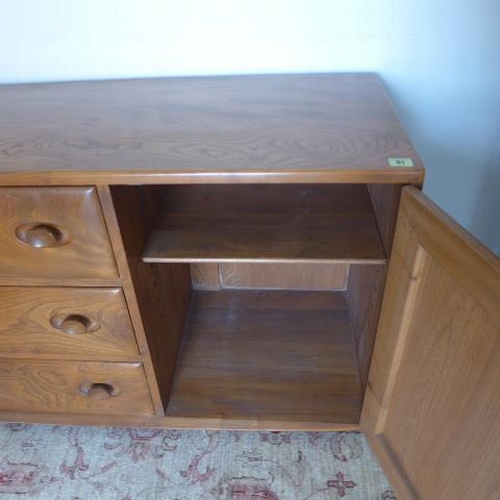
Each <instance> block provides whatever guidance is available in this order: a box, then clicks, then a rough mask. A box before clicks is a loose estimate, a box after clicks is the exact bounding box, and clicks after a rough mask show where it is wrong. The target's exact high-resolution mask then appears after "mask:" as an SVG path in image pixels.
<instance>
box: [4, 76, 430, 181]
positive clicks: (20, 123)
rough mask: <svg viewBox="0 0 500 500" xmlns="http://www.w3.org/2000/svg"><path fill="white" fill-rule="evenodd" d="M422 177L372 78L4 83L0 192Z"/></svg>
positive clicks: (378, 83)
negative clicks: (404, 162)
mask: <svg viewBox="0 0 500 500" xmlns="http://www.w3.org/2000/svg"><path fill="white" fill-rule="evenodd" d="M390 158H408V159H411V161H412V162H413V167H407V166H406V167H393V166H390V165H389V159H390ZM423 177H424V169H423V167H422V164H421V161H420V159H419V158H418V156H417V154H416V152H415V150H414V149H413V147H412V145H411V142H410V140H409V139H408V137H407V135H406V134H405V132H404V130H403V128H402V127H401V125H400V123H399V121H398V119H397V117H396V115H395V113H394V111H393V109H392V106H391V104H390V102H389V100H388V98H387V96H386V93H385V90H384V88H383V85H382V83H381V81H380V78H379V77H378V76H377V75H375V74H366V73H352V74H348V73H345V74H304V75H255V76H226V77H183V78H157V79H142V80H109V81H86V82H71V83H43V84H23V85H4V86H0V184H3V185H8V184H13V185H23V184H39V185H44V184H85V183H110V184H113V183H115V184H119V183H123V184H134V183H151V184H154V183H197V182H202V183H225V182H231V183H233V182H234V183H238V182H249V183H253V182H255V183H259V182H356V183H359V182H387V183H413V184H421V183H422V182H423Z"/></svg>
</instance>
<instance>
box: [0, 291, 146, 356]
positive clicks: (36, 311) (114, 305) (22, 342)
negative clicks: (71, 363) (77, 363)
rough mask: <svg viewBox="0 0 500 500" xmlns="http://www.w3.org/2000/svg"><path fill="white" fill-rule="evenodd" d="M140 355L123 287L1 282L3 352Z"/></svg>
mask: <svg viewBox="0 0 500 500" xmlns="http://www.w3.org/2000/svg"><path fill="white" fill-rule="evenodd" d="M138 355H139V352H138V348H137V344H136V341H135V337H134V333H133V329H132V325H131V323H130V318H129V315H128V310H127V306H126V304H125V298H124V296H123V292H122V290H121V289H120V288H60V287H40V288H36V287H0V357H2V356H5V357H13V356H14V357H39V356H45V357H65V358H66V359H68V358H69V357H71V359H105V360H112V359H117V360H118V359H122V360H125V359H129V360H137V358H138Z"/></svg>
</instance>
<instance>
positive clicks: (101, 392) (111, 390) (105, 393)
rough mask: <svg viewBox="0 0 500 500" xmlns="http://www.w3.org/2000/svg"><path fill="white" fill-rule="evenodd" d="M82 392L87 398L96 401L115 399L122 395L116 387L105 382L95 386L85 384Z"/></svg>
mask: <svg viewBox="0 0 500 500" xmlns="http://www.w3.org/2000/svg"><path fill="white" fill-rule="evenodd" d="M80 391H81V392H82V394H84V395H85V396H87V397H89V398H92V399H96V400H103V399H110V398H114V397H116V396H119V395H120V393H121V391H120V390H119V389H118V388H117V387H115V386H114V385H112V384H106V383H103V382H95V383H93V384H90V383H84V384H82V385H81V386H80Z"/></svg>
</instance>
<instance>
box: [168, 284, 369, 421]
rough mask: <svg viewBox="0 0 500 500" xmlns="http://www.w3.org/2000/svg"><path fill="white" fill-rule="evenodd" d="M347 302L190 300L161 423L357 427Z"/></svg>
mask: <svg viewBox="0 0 500 500" xmlns="http://www.w3.org/2000/svg"><path fill="white" fill-rule="evenodd" d="M360 408H361V394H360V386H359V377H358V369H357V363H356V358H355V348H354V340H353V338H352V334H351V331H350V325H349V314H348V312H347V304H346V301H345V298H344V295H343V294H341V293H335V292H290V291H266V292H264V291H220V292H195V293H194V294H193V298H192V301H191V308H190V313H189V317H188V321H187V324H186V331H185V334H184V341H183V346H182V349H181V352H180V358H179V361H178V364H177V371H176V377H175V380H174V384H173V387H172V392H171V395H170V400H169V403H168V406H167V408H166V414H167V416H171V417H186V418H189V417H191V418H212V419H240V420H242V421H243V420H244V421H247V422H250V421H251V422H257V421H261V420H266V421H270V420H273V421H280V422H287V421H288V422H295V423H297V422H304V424H306V423H307V422H309V423H311V422H312V423H314V422H324V423H332V424H358V423H359V414H360Z"/></svg>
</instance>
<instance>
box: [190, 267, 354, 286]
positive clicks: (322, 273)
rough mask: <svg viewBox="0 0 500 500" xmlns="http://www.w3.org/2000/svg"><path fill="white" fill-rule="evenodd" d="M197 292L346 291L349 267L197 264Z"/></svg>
mask: <svg viewBox="0 0 500 500" xmlns="http://www.w3.org/2000/svg"><path fill="white" fill-rule="evenodd" d="M190 267H191V280H192V283H193V287H194V288H195V289H196V290H223V289H227V288H229V289H257V290H317V291H321V290H325V291H326V290H345V289H346V288H347V275H348V273H349V265H348V264H312V263H306V264H303V263H297V262H294V263H291V264H290V263H267V262H264V263H260V262H259V263H254V262H221V263H217V262H202V263H200V262H198V263H194V264H191V266H190Z"/></svg>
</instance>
